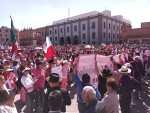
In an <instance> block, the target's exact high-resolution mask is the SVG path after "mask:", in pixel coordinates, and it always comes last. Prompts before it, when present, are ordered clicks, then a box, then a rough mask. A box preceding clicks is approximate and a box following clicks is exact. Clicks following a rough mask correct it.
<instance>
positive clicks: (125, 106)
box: [118, 65, 139, 113]
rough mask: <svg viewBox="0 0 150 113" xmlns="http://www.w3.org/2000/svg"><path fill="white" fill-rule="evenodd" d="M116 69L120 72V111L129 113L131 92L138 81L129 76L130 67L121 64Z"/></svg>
mask: <svg viewBox="0 0 150 113" xmlns="http://www.w3.org/2000/svg"><path fill="white" fill-rule="evenodd" d="M118 71H119V73H120V74H121V78H120V81H119V90H118V92H119V99H120V107H121V111H122V113H130V105H131V93H132V91H133V89H136V88H137V87H138V85H139V83H138V81H136V80H135V79H134V78H133V77H131V76H130V74H131V69H130V68H128V67H127V66H124V65H123V66H122V67H121V69H119V70H118Z"/></svg>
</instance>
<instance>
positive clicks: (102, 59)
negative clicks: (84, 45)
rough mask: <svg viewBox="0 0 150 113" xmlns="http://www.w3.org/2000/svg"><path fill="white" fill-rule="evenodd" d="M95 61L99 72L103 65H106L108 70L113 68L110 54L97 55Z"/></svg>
mask: <svg viewBox="0 0 150 113" xmlns="http://www.w3.org/2000/svg"><path fill="white" fill-rule="evenodd" d="M96 62H97V68H98V70H99V73H101V72H102V70H103V69H104V67H105V66H107V67H108V68H109V69H110V70H113V63H112V61H111V56H104V55H97V57H96Z"/></svg>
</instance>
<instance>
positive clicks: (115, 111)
mask: <svg viewBox="0 0 150 113" xmlns="http://www.w3.org/2000/svg"><path fill="white" fill-rule="evenodd" d="M106 86H107V92H106V95H105V96H104V98H103V99H102V100H101V101H98V102H97V105H96V113H119V106H120V105H119V98H118V95H117V90H118V86H117V83H116V81H115V79H114V78H108V79H107V83H106ZM126 113H128V112H126Z"/></svg>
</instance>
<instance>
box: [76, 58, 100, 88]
mask: <svg viewBox="0 0 150 113" xmlns="http://www.w3.org/2000/svg"><path fill="white" fill-rule="evenodd" d="M77 72H78V75H79V78H80V79H81V78H82V75H83V74H86V73H87V74H89V75H90V77H91V83H92V84H93V85H97V83H98V82H97V80H98V79H97V70H96V60H95V55H80V56H79V61H78V66H77Z"/></svg>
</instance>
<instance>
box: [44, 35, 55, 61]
mask: <svg viewBox="0 0 150 113" xmlns="http://www.w3.org/2000/svg"><path fill="white" fill-rule="evenodd" d="M44 53H45V58H46V59H47V60H48V59H51V58H53V57H55V56H56V52H55V50H54V48H53V46H52V43H51V41H50V39H49V37H46V42H45V43H44Z"/></svg>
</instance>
